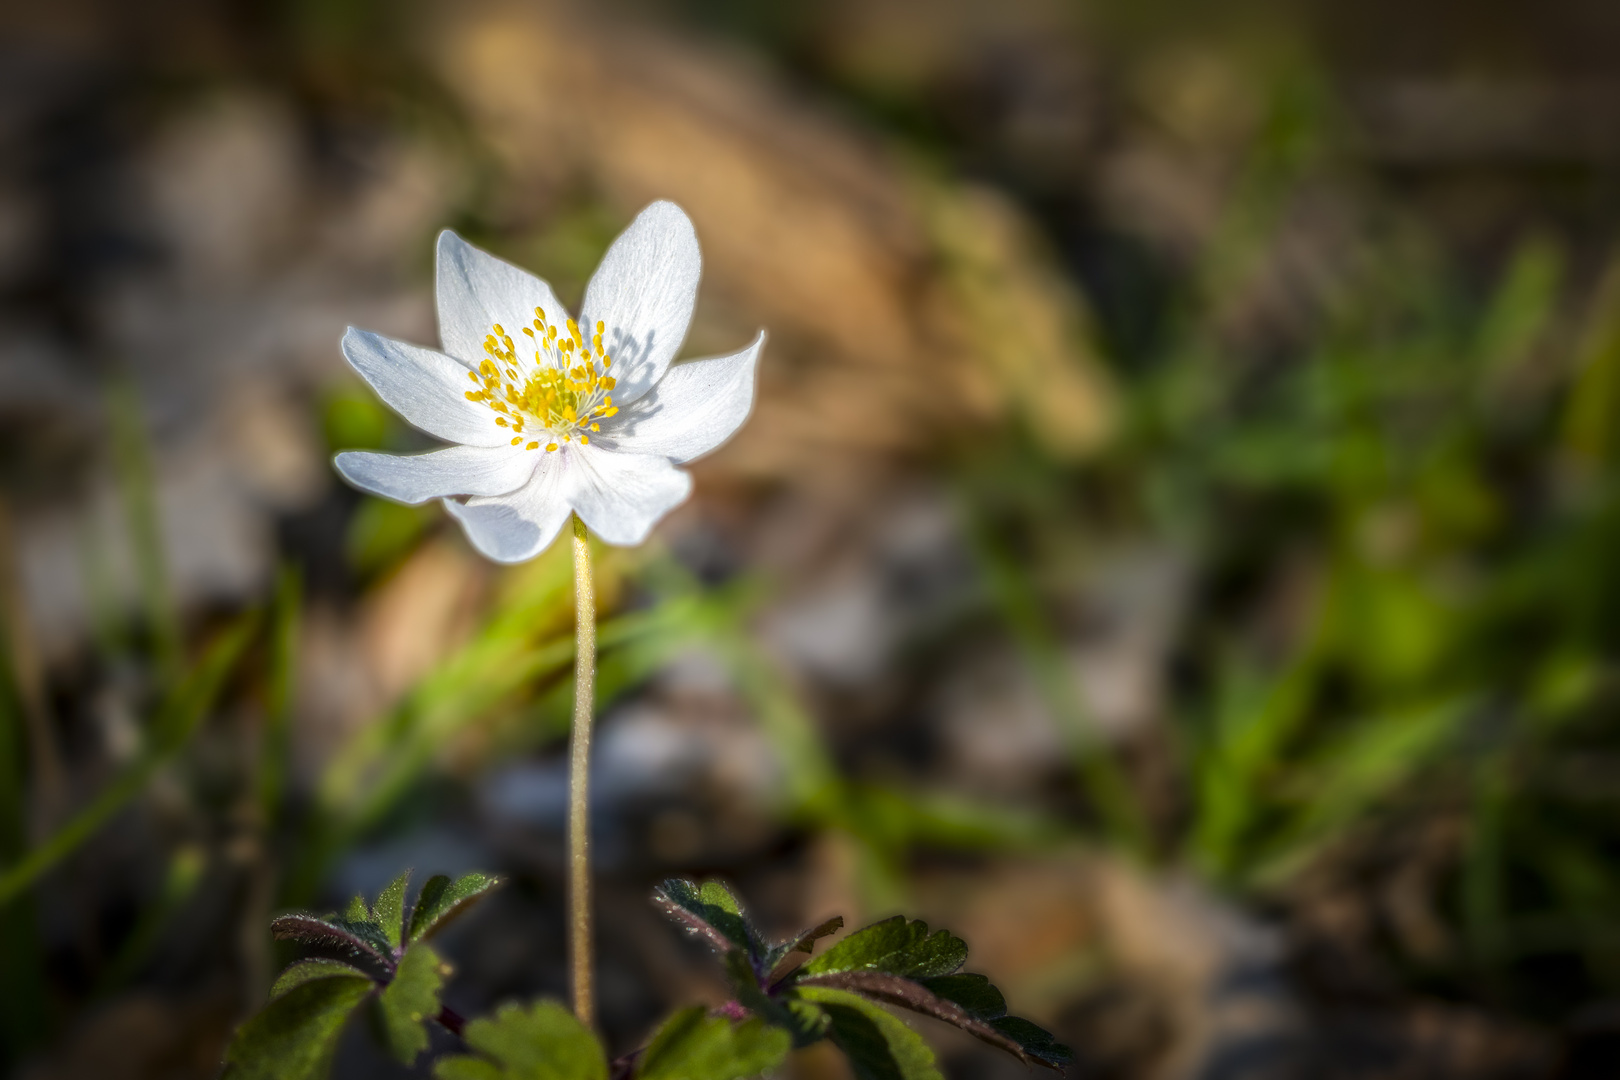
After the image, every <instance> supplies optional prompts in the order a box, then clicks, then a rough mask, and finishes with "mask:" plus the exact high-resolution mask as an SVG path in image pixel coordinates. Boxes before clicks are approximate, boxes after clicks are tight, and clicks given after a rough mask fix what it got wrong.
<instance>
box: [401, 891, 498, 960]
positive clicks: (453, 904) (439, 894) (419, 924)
mask: <svg viewBox="0 0 1620 1080" xmlns="http://www.w3.org/2000/svg"><path fill="white" fill-rule="evenodd" d="M500 883H501V879H500V878H498V877H495V876H494V875H493V874H466V875H463V876H462V877H459V878H457V879H456V880H455V881H451V880H450V879H449V878H448V877H446V876H445V875H443V874H435V875H433V876H432V877H430V878H428V880H427V884H426V885H423V886H422V894H421V895H420V896H418V897H417V898H416V907H415V908H413V909H412V910H411V926H410V932H409V933H407V934H406V935H405V941H406V943H407V944H409V943H410V942H413V941H420V940H422V939H423V938H425V937H430V936H431V935H433V934H436V933H438V932H439V931H440V930H443V929H444V928H445V927H446V926H448V925H449V924H450V920H452V919H454V918H455V917H456V916H457V915H460V914H461V913H462V912H463V911H466V910H467V908H469V907H471V906H472V905H473V904H474V903H476V902H477V901H478V900H479V899H480V898H481V897H482V896H483V895H484V894H485V893H487V892H489V890H491V889H493V888H494V887H495V886H497V885H499V884H500Z"/></svg>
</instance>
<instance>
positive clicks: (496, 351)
mask: <svg viewBox="0 0 1620 1080" xmlns="http://www.w3.org/2000/svg"><path fill="white" fill-rule="evenodd" d="M534 316H535V317H534V325H533V326H532V327H530V326H525V327H524V328H523V330H522V333H523V334H524V335H525V336H527V337H528V338H529V344H530V345H532V346H533V348H532V352H533V354H534V356H533V359H529V358H528V357H527V356H520V355H519V354H518V347H517V343H516V342H514V341H513V340H512V338H511V336H510V335H508V334H507V332H506V330H505V329H504V328H503V327H502V326H501V324H500V323H496V324H495V325H494V327H493V328H492V332H491V333H490V334H489V335H488V336H487V337H485V338H484V352H485V353H487V354H488V355H487V356H486V358H485V359H483V360H481V361H479V364H478V370H477V371H469V372H467V377H468V378H469V379H471V380H472V381H473V383H474V384H475V385H477V386H478V389H477V390H468V391H467V393H466V395H465V396H466V398H467V400H468V401H482V402H483V403H484V404H485V405H488V406H489V408H490V409H491V411H493V412H494V413H495V414H496V415H495V423H496V425H497V426H499V427H503V428H510V429H511V430H512V433H513V435H512V445H513V446H518V445H521V444H523V443H525V442H527V444H528V445H527V447H526V449H529V450H538V449H540V447H541V445H544V446H545V448H546V450H547V451H551V450H555V449H557V444H558V442H559V441H560V442H569V441H571V440H573V439H578V440H579V441H580V443H581V444H582V445H583V444H586V443H589V442H590V441H591V437H590V434H589V433H590V432H592V431H601V430H602V427H601V424H600V421H602V420H606V419H607V418H608V417H610V416H612V415H613V414H614V413H617V412H618V411H619V410H618V408H617V407H616V406H615V405H614V404H613V395H612V394H611V393H609V391H610V390H612V389H613V388H614V386H616V385H617V380H615V379H614V378H613V376H611V375H609V374H608V373H607V370H608V368H609V367H611V366H612V365H613V358H612V357H611V356H609V355H608V354H607V353H606V352H604V351H603V349H602V334H603V333H604V332H605V330H606V329H607V328H606V327H605V326H604V325H603V324H602V323H597V324H596V333H595V334H593V335H591V340H590V343H589V344H587V343H586V341H585V338H584V337H583V336H582V335H581V334H580V332H579V324H578V323H576V322H575V321H574V320H573V319H569V320H568V321H567V325H566V326H565V327H564V328H563V330H564V332H563V333H561V334H559V333H558V332H557V327H555V326H553V325H551V324H550V323H548V322H546V313H545V311H544V310H543V309H541V308H535V309H534ZM524 351H525V352H526V353H527V352H529V351H531V350H530V349H528V348H525V350H524ZM541 435H544V436H545V438H544V439H541V438H540V436H541Z"/></svg>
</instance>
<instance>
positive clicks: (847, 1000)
mask: <svg viewBox="0 0 1620 1080" xmlns="http://www.w3.org/2000/svg"><path fill="white" fill-rule="evenodd" d="M794 993H795V995H796V996H797V997H799V998H800V999H801V1000H802V1001H806V1002H809V1003H811V1004H814V1005H815V1006H816V1007H818V1008H820V1009H821V1010H822V1012H824V1013H825V1014H826V1015H827V1019H828V1025H827V1036H828V1038H830V1039H832V1041H833V1042H834V1044H836V1045H837V1047H838V1048H839V1049H840V1050H842V1051H843V1052H844V1054H845V1056H847V1057H848V1058H849V1064H850V1067H851V1069H852V1070H853V1071H854V1073H855V1077H856V1080H944V1077H943V1076H941V1074H940V1071H939V1069H938V1067H937V1066H935V1064H934V1051H933V1050H932V1049H930V1048H929V1046H928V1044H927V1043H926V1042H924V1041H923V1038H922V1036H921V1035H918V1034H917V1033H916V1032H915V1031H912V1030H911V1028H909V1027H907V1026H906V1024H905V1022H904V1021H902V1020H901V1019H900V1018H899V1017H897V1016H894V1015H892V1014H891V1013H889V1012H888V1011H887V1010H886V1009H884V1008H883V1007H882V1006H881V1005H876V1004H873V1003H872V1002H870V1001H867V1000H866V999H865V998H863V997H861V996H860V995H859V994H852V993H850V992H849V991H847V990H838V989H834V988H832V987H828V986H800V987H797V988H796V989H795V991H794Z"/></svg>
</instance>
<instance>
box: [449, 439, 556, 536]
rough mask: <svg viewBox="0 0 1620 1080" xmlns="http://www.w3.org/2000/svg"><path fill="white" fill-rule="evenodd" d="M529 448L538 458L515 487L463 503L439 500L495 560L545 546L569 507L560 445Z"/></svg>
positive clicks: (554, 533)
mask: <svg viewBox="0 0 1620 1080" xmlns="http://www.w3.org/2000/svg"><path fill="white" fill-rule="evenodd" d="M534 453H536V454H538V456H539V459H540V460H539V463H538V464H537V465H536V466H535V469H534V475H533V477H531V478H530V480H529V482H528V483H527V484H525V485H524V486H523V487H521V488H519V489H518V490H517V491H514V492H512V493H511V494H509V495H498V496H496V497H494V498H481V499H468V500H467V501H466V502H465V503H462V502H457V501H456V500H454V499H446V500H445V501H444V508H445V509H446V510H448V511H449V512H450V514H451V516H452V517H454V518H455V519H456V520H457V521H459V522H461V527H462V528H463V529H464V530H466V533H467V539H468V540H471V541H472V545H473V547H475V548H477V549H478V550H479V551H480V552H482V553H483V554H484V555H485V556H486V557H488V558H491V559H494V560H495V561H496V562H506V563H515V562H523V561H525V560H527V559H532V558H534V557H535V556H536V555H538V554H540V553H541V552H542V551H544V550H545V549H546V548H547V547H548V546H550V544H551V541H552V540H553V539H555V538H556V536H557V531H558V530H559V529H561V528H562V527H563V523H564V522H565V521H567V520H568V517H569V515H570V514H571V513H572V510H571V508H570V507H569V505H568V499H567V498H566V493H565V491H564V486H565V484H566V482H567V478H568V473H569V469H568V465H567V462H566V461H565V460H564V458H563V454H562V451H557V452H555V453H550V454H548V453H546V452H544V451H534Z"/></svg>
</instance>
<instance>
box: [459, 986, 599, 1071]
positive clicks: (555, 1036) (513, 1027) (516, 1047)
mask: <svg viewBox="0 0 1620 1080" xmlns="http://www.w3.org/2000/svg"><path fill="white" fill-rule="evenodd" d="M463 1038H465V1039H466V1041H467V1045H468V1046H470V1047H472V1048H473V1049H474V1050H477V1051H478V1052H479V1054H480V1055H482V1056H480V1057H475V1056H473V1055H470V1054H461V1055H457V1056H455V1057H447V1058H443V1059H441V1060H440V1061H439V1063H438V1064H437V1065H436V1066H435V1067H434V1070H433V1075H434V1076H436V1077H438V1078H439V1080H607V1074H608V1066H607V1058H606V1056H604V1055H603V1053H602V1045H601V1044H600V1043H599V1042H597V1041H596V1036H595V1035H592V1034H591V1032H590V1030H589V1029H588V1028H586V1027H585V1025H584V1024H581V1023H580V1022H579V1021H578V1020H577V1019H575V1018H574V1014H573V1013H571V1012H569V1011H568V1010H567V1009H566V1008H564V1007H563V1006H562V1005H560V1004H558V1003H557V1002H555V1001H536V1002H534V1003H533V1004H532V1005H530V1006H528V1007H527V1008H525V1007H523V1006H522V1005H519V1004H518V1003H516V1002H508V1003H506V1004H505V1005H502V1006H501V1007H500V1009H499V1010H498V1011H497V1012H496V1013H495V1016H494V1018H493V1019H481V1020H474V1021H473V1022H472V1023H470V1024H468V1025H467V1030H466V1032H465V1034H464V1035H463Z"/></svg>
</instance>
